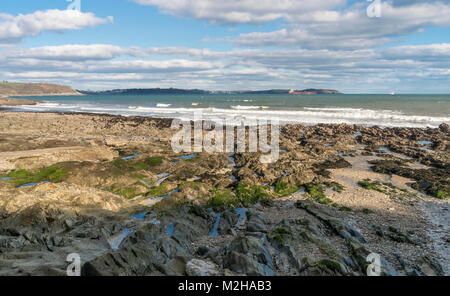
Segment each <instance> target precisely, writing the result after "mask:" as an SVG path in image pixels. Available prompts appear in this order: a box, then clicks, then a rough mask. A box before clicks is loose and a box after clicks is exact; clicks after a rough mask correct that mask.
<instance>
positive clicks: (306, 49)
mask: <svg viewBox="0 0 450 296" xmlns="http://www.w3.org/2000/svg"><path fill="white" fill-rule="evenodd" d="M374 1H379V2H378V3H374V5H375V4H376V5H378V6H377V8H379V11H380V13H381V15H379V17H372V18H371V17H369V16H368V15H367V13H366V9H367V7H368V6H369V5H371V3H370V2H367V1H346V0H316V1H306V0H284V1H279V0H278V1H277V0H229V1H227V2H220V1H215V0H173V1H163V0H109V1H104V0H81V11H68V10H66V9H67V6H68V5H69V4H70V3H69V2H67V1H65V0H40V1H25V0H16V1H6V3H2V7H1V8H0V52H1V55H0V59H1V61H0V68H1V69H0V70H1V71H0V73H1V74H0V76H1V77H0V79H2V80H8V81H23V82H40V81H43V82H53V83H61V84H69V85H71V86H73V87H75V88H77V89H109V88H128V87H180V88H202V89H220V90H224V89H233V90H234V89H255V90H256V89H268V88H297V89H301V88H309V87H318V88H335V89H339V90H341V91H344V92H347V93H386V92H391V91H397V92H399V93H450V83H449V82H450V81H449V78H450V70H449V69H450V67H449V66H450V62H449V60H450V59H449V58H450V17H448V16H449V15H450V1H417V0H389V1H382V0H374Z"/></svg>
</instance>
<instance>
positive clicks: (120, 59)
mask: <svg viewBox="0 0 450 296" xmlns="http://www.w3.org/2000/svg"><path fill="white" fill-rule="evenodd" d="M52 54H54V57H53V58H51V55H52ZM449 57H450V44H448V43H443V44H430V45H414V46H412V45H410V46H398V47H390V48H384V49H361V50H329V49H319V50H318V49H271V50H263V49H236V50H230V51H213V50H209V49H194V48H185V47H152V48H128V47H119V46H114V45H109V44H94V45H63V46H55V47H39V48H30V49H23V50H22V51H20V50H19V51H17V52H16V51H11V52H10V54H9V55H8V54H6V55H2V56H1V57H0V73H1V74H0V79H6V80H20V81H30V82H36V81H47V82H56V83H62V84H70V85H73V86H74V87H76V88H78V89H88V88H91V89H106V88H118V87H184V88H193V87H198V88H206V89H267V88H293V87H294V88H302V87H305V88H306V87H324V88H327V87H330V88H336V89H339V90H342V91H348V90H352V91H361V92H370V91H371V90H374V91H382V90H384V89H386V91H392V90H393V89H395V90H398V91H401V90H402V87H403V88H406V87H408V88H409V89H408V90H407V91H410V92H413V91H414V89H412V88H414V87H417V88H420V89H421V92H423V91H426V90H427V89H429V90H432V91H439V90H441V91H450V89H448V87H447V89H446V88H445V85H446V84H442V81H446V80H447V81H448V80H449V79H450V72H449V71H448V69H449V68H450V59H449ZM436 85H438V86H439V87H440V88H441V89H437V88H436Z"/></svg>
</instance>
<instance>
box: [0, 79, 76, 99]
mask: <svg viewBox="0 0 450 296" xmlns="http://www.w3.org/2000/svg"><path fill="white" fill-rule="evenodd" d="M54 95H80V93H79V92H77V91H75V90H73V89H72V88H71V87H70V86H65V85H57V84H47V83H15V82H1V83H0V97H1V96H4V97H6V96H54Z"/></svg>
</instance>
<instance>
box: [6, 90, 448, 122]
mask: <svg viewBox="0 0 450 296" xmlns="http://www.w3.org/2000/svg"><path fill="white" fill-rule="evenodd" d="M29 98H31V99H37V100H41V101H45V103H42V104H38V105H36V106H20V107H14V108H12V109H15V110H17V109H20V110H21V111H33V112H89V113H103V114H120V115H125V116H136V115H137V116H149V117H158V118H181V119H193V118H194V112H195V111H201V112H202V116H203V119H215V118H217V117H218V118H225V119H227V120H228V122H232V121H233V119H236V118H245V119H267V120H270V119H276V120H279V121H280V122H281V123H302V124H317V123H348V124H361V125H367V126H373V125H378V126H382V127H421V128H424V127H437V126H439V124H441V123H444V122H445V123H449V124H450V95H395V96H391V95H314V96H302V95H263V94H258V95H245V94H242V95H236V94H233V95H223V94H213V95H87V96H60V97H59V96H58V97H29Z"/></svg>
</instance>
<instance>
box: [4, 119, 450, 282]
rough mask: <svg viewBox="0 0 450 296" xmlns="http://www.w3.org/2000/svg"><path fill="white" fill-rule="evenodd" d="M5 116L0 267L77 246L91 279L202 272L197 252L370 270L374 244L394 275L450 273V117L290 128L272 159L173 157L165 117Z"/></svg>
mask: <svg viewBox="0 0 450 296" xmlns="http://www.w3.org/2000/svg"><path fill="white" fill-rule="evenodd" d="M0 113H1V116H0V179H3V178H4V180H1V181H0V195H1V196H4V197H5V198H0V227H1V228H2V229H8V231H10V232H11V234H10V232H5V235H4V236H2V237H1V241H2V244H1V245H0V259H2V260H0V270H1V271H0V275H28V274H34V275H64V274H65V269H66V262H65V260H66V256H67V254H69V253H74V252H75V253H79V254H80V255H81V256H82V258H83V262H84V265H83V268H82V270H83V274H85V275H118V274H128V275H186V274H188V275H195V273H194V274H192V271H191V269H190V268H188V266H191V265H193V264H201V265H202V264H207V265H208V266H210V267H211V269H208V270H209V271H210V272H214V273H215V274H222V275H223V274H228V275H246V274H258V275H332V276H335V275H365V274H364V272H365V267H364V266H360V264H359V263H358V262H359V260H362V259H365V258H361V257H360V256H361V255H360V254H361V252H362V253H363V254H364V253H365V252H369V251H370V252H375V253H377V254H380V255H381V256H382V257H383V258H384V259H385V260H386V263H385V264H384V265H383V266H384V269H383V270H384V271H383V272H384V273H385V274H389V275H394V274H397V275H414V274H416V275H440V274H449V272H450V270H449V265H448V264H449V262H450V257H449V253H448V249H446V248H445V242H446V240H448V239H449V238H448V237H446V236H445V235H446V233H445V231H443V230H445V229H449V226H450V225H448V224H449V222H450V219H444V218H443V217H445V215H448V213H449V210H450V200H449V199H442V200H440V199H439V198H438V197H437V196H433V194H435V190H441V191H442V192H443V193H442V194H444V193H445V190H446V189H445V188H446V186H448V183H446V182H448V181H446V178H448V170H446V169H445V168H446V167H448V164H449V163H450V145H449V142H450V127H449V126H448V125H445V124H442V125H441V126H440V127H439V128H434V129H432V128H428V129H420V128H387V129H383V128H376V127H364V126H358V125H346V124H319V125H313V126H305V125H300V124H295V125H286V126H282V127H281V135H280V149H282V150H284V151H285V152H283V153H281V154H280V157H279V160H278V162H277V163H275V164H267V165H266V164H261V163H260V162H259V156H260V155H261V154H260V153H235V154H232V155H231V156H230V153H213V154H210V153H206V152H201V153H194V154H193V155H188V154H190V153H188V152H185V153H175V152H174V151H173V150H172V148H171V139H172V136H173V134H174V133H175V131H173V130H171V129H170V126H171V120H170V119H160V118H150V117H142V116H137V117H125V116H121V115H109V114H88V113H54V112H51V113H42V112H0ZM419 140H420V141H429V142H431V143H432V144H421V143H422V142H420V143H419V142H418V141H419ZM427 143H428V142H427ZM381 148H383V149H381ZM386 151H387V152H386ZM231 159H232V161H231ZM23 170H25V171H26V172H27V173H25V171H23ZM17 171H22V173H21V174H19V175H16V174H14V172H17ZM6 178H8V179H9V180H7V179H6ZM367 179H369V180H370V181H367ZM30 182H34V183H36V184H30ZM361 182H362V183H361ZM361 184H362V185H361ZM414 184H416V185H417V187H416V186H414ZM23 185H25V187H22V186H23ZM422 186H423V187H422ZM251 188H254V189H251ZM415 188H416V189H415ZM249 195H250V196H251V198H250V199H248V198H249V197H248V196H249ZM208 208H212V211H209V210H208ZM235 208H238V209H240V208H244V209H246V211H247V212H246V214H245V213H244V214H243V215H242V214H240V213H242V212H239V211H237V210H236V209H235ZM218 214H220V216H219V215H218ZM436 215H440V216H442V219H439V220H436V219H433V217H434V216H436ZM217 217H221V219H220V218H219V219H218V218H217ZM241 218H242V219H241ZM18 221H19V222H18ZM20 221H23V223H22V222H20ZM27 221H32V223H29V222H27ZM50 221H51V222H50ZM216 222H217V223H216ZM215 225H217V229H216V226H215ZM441 226H442V227H441ZM43 229H45V231H44V232H43ZM127 229H132V230H131V231H130V230H128V231H129V233H128V232H126V230H127ZM281 229H282V230H283V231H281ZM213 230H214V231H213ZM216 232H217V236H216V235H215V233H216ZM17 233H18V234H19V235H16V234H17ZM124 233H125V235H124ZM211 233H212V234H214V235H211ZM42 237H44V238H42ZM119 238H120V240H119ZM122 239H123V240H122ZM161 244H163V245H165V246H168V247H167V248H169V249H170V250H173V252H172V251H171V252H172V253H168V251H167V252H163V251H161V248H160V246H161ZM241 244H245V245H248V244H250V245H251V246H252V248H251V249H250V250H249V251H248V252H246V253H242V251H241V250H240V249H239V247H237V246H240V245H241ZM230 248H231V249H230ZM233 248H235V249H233ZM355 248H356V249H357V250H359V251H357V252H356V251H355V250H356V249H355ZM288 249H289V250H290V251H289V252H288V253H286V251H285V250H288ZM198 250H206V253H201V254H200V253H199V252H198ZM230 250H233V252H232V251H230ZM133 254H137V255H133ZM236 254H239V256H240V257H242V258H244V259H245V260H243V261H238V262H236V261H233V260H234V259H233V258H235V257H234V256H237V255H236ZM257 254H268V255H267V256H266V257H265V258H266V259H265V260H267V261H262V260H261V259H260V258H261V257H260V256H258V255H257ZM111 256H112V257H114V258H116V259H117V260H119V261H117V262H121V263H117V262H116V261H111V258H112V257H111ZM136 256H137V259H133V258H136ZM180 256H183V258H186V259H185V260H184V259H183V260H181V261H180V259H177V258H180ZM286 256H288V257H286ZM358 256H359V257H358ZM6 258H8V260H5V259H6ZM15 258H20V259H21V260H19V261H17V260H15ZM118 258H130V259H127V260H128V261H126V262H122V261H121V260H122V259H118ZM289 258H290V259H289ZM398 258H400V259H398ZM363 261H364V260H363ZM142 262H145V264H146V266H149V269H148V270H145V271H144V270H140V269H139V268H138V267H139V266H140V264H142ZM295 262H297V263H295ZM436 262H437V263H436ZM325 263H326V264H329V265H326V264H325ZM161 264H163V265H161ZM259 264H261V265H259ZM324 264H325V265H324ZM43 266H45V268H44V267H43ZM154 266H156V267H154ZM161 266H165V267H164V268H160V267H161ZM202 266H203V265H202ZM255 266H260V267H261V268H262V269H261V268H256V269H254V268H255ZM326 266H335V267H336V266H339V268H337V269H336V268H331V269H330V268H328V267H326ZM439 266H440V267H441V269H440V268H439ZM252 268H253V269H252ZM262 271H264V272H263V274H261V272H262Z"/></svg>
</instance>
